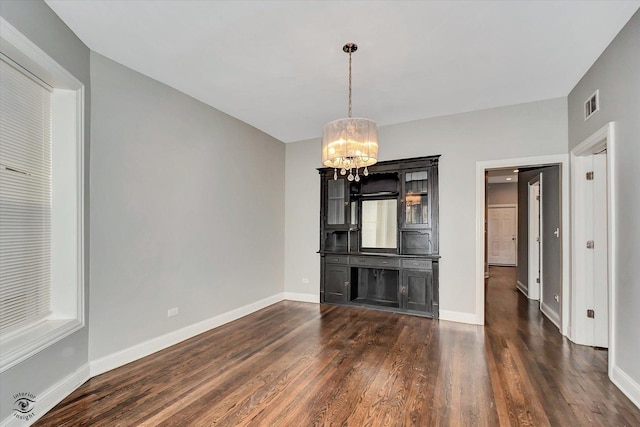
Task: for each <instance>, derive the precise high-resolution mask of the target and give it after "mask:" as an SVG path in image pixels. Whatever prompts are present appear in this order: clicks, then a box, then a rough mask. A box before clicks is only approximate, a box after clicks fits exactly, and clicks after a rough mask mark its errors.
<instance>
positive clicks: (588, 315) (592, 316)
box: [587, 310, 596, 319]
mask: <svg viewBox="0 0 640 427" xmlns="http://www.w3.org/2000/svg"><path fill="white" fill-rule="evenodd" d="M587 317H588V318H589V319H593V318H595V317H596V312H595V311H593V310H587Z"/></svg>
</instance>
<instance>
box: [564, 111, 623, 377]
mask: <svg viewBox="0 0 640 427" xmlns="http://www.w3.org/2000/svg"><path fill="white" fill-rule="evenodd" d="M614 131H615V126H614V122H609V123H607V124H606V125H605V126H603V127H602V128H600V129H599V130H598V131H597V132H595V133H594V134H593V135H591V136H590V137H589V138H587V139H585V140H584V141H582V142H581V143H580V144H579V145H578V146H577V147H575V148H574V149H573V150H571V188H572V193H571V206H572V218H573V222H572V230H571V232H572V235H573V239H572V245H573V246H572V247H573V248H574V250H573V251H572V252H573V254H572V259H571V266H572V268H571V276H572V277H571V279H572V280H571V282H572V286H571V292H572V294H573V295H575V298H573V301H572V313H573V315H572V317H571V323H572V325H573V327H572V332H573V334H572V336H571V340H572V341H574V342H576V343H579V344H583V343H584V344H588V342H589V338H588V337H589V336H593V331H592V330H591V329H592V324H590V323H589V322H587V321H586V310H587V308H589V307H587V306H586V301H585V298H584V295H585V292H588V290H587V289H585V288H584V281H583V280H582V277H583V276H584V267H585V265H584V263H585V260H584V258H583V256H581V254H582V253H583V252H582V251H579V250H578V248H580V247H582V245H584V244H585V242H586V241H587V239H588V237H587V236H586V235H585V225H586V224H585V215H584V214H583V212H582V211H581V209H580V208H579V207H581V206H583V204H584V202H585V198H584V191H583V190H582V188H583V185H584V173H585V172H587V171H586V170H585V168H584V164H583V163H584V161H581V157H583V156H588V155H590V154H593V153H597V152H600V151H602V150H603V149H605V148H606V150H607V194H608V197H607V198H608V200H607V216H608V219H607V228H608V233H607V234H608V237H607V245H608V248H607V255H608V256H607V258H608V282H609V286H608V289H609V357H608V363H609V367H608V368H609V377H611V376H612V375H613V366H614V364H615V348H616V347H615V315H614V311H615V304H614V303H613V302H614V300H615V294H616V285H617V283H616V277H617V275H616V270H615V267H616V263H615V259H616V250H615V249H616V246H615V238H616V230H615V228H616V224H615V221H614V218H615V207H616V194H615V188H616V187H615V182H614V180H615V176H616V174H615V170H614V167H615V161H614V159H615V153H616V148H615V138H614Z"/></svg>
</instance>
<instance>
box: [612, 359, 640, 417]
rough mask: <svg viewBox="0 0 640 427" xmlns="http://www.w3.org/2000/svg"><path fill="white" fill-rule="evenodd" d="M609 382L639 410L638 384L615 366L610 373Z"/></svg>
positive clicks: (639, 389)
mask: <svg viewBox="0 0 640 427" xmlns="http://www.w3.org/2000/svg"><path fill="white" fill-rule="evenodd" d="M611 382H613V383H614V384H615V385H616V386H617V387H618V388H619V389H620V390H621V391H622V392H623V393H624V394H625V395H626V396H627V397H628V398H629V400H631V401H632V402H633V404H634V405H636V406H637V407H638V408H640V384H638V383H637V382H635V381H634V380H633V378H631V377H630V376H629V375H627V373H626V372H625V371H623V370H622V369H620V368H619V367H618V366H615V365H614V366H613V371H612V373H611Z"/></svg>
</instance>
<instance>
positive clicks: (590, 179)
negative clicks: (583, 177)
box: [587, 171, 593, 181]
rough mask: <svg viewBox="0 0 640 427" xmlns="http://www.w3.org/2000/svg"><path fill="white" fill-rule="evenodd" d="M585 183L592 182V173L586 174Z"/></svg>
mask: <svg viewBox="0 0 640 427" xmlns="http://www.w3.org/2000/svg"><path fill="white" fill-rule="evenodd" d="M587 181H593V171H591V172H587Z"/></svg>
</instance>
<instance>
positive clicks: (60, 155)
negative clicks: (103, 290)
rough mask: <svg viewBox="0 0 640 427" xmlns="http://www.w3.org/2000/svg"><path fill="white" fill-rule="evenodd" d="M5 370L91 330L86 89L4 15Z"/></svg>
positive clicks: (0, 207) (0, 185)
mask: <svg viewBox="0 0 640 427" xmlns="http://www.w3.org/2000/svg"><path fill="white" fill-rule="evenodd" d="M0 50H1V57H0V67H1V69H0V74H1V87H0V89H1V90H0V138H1V140H0V372H4V371H5V370H6V369H9V368H11V367H12V366H14V365H16V364H17V363H19V362H21V361H22V360H24V359H26V358H28V357H30V356H31V355H33V354H35V353H37V352H39V351H41V350H42V349H44V348H46V347H48V346H50V345H51V344H53V343H55V342H56V341H58V340H60V339H62V338H64V337H66V336H68V335H69V334H71V333H73V332H75V331H77V330H78V329H80V328H82V327H83V326H84V296H83V291H84V264H83V261H84V247H83V239H84V237H83V236H84V231H83V216H84V210H83V208H84V206H83V191H84V189H83V176H84V165H83V132H84V129H83V109H84V86H83V85H82V83H81V82H80V81H78V80H77V79H76V78H75V77H73V76H72V75H71V74H70V73H69V72H67V71H66V70H65V69H64V68H62V67H61V66H60V65H59V64H58V63H56V62H55V61H54V60H53V59H51V58H50V57H49V56H48V55H47V54H46V53H44V52H43V51H42V50H41V49H39V48H38V47H37V46H36V45H34V44H33V43H32V42H31V41H29V40H28V39H27V38H25V37H24V36H23V35H22V34H21V33H19V32H18V31H17V30H16V29H15V28H13V27H12V26H11V24H9V23H8V22H7V21H5V20H4V19H2V18H1V17H0Z"/></svg>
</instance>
